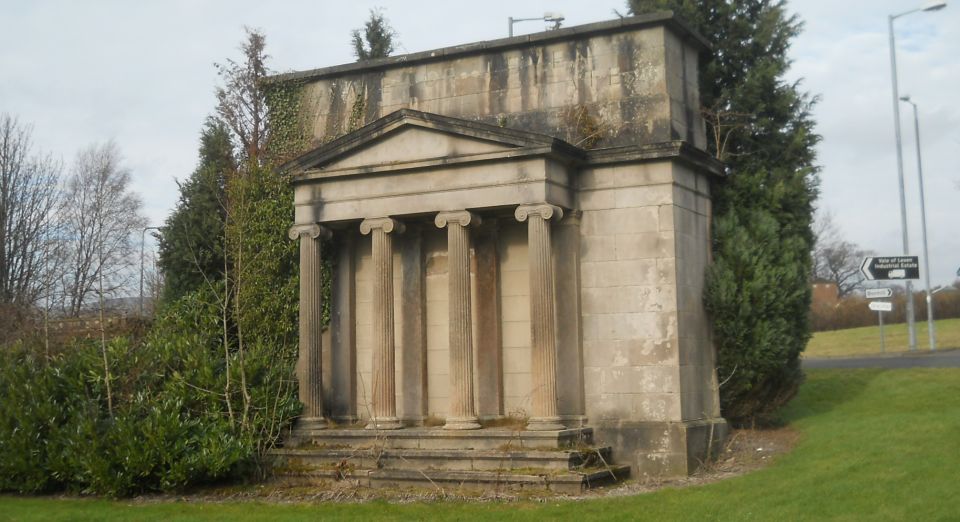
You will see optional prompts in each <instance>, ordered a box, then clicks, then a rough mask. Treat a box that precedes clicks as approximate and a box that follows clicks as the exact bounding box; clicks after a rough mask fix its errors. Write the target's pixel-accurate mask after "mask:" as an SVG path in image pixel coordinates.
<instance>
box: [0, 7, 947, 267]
mask: <svg viewBox="0 0 960 522" xmlns="http://www.w3.org/2000/svg"><path fill="white" fill-rule="evenodd" d="M923 3H924V0H845V1H842V2H838V1H835V0H831V1H828V0H793V1H792V2H790V4H789V7H790V9H791V11H792V12H796V13H797V14H798V15H799V16H800V17H801V18H802V19H803V20H804V21H805V23H806V28H805V32H804V33H803V34H802V35H801V36H800V37H799V38H797V39H796V41H795V42H794V44H793V49H792V51H791V56H790V57H791V58H792V59H793V61H794V66H793V69H792V70H791V74H790V76H791V79H792V80H800V79H802V83H801V85H802V88H803V89H804V90H806V91H808V92H810V93H812V94H814V95H817V96H819V97H820V102H819V103H818V105H817V109H816V111H815V118H816V120H817V122H818V126H817V130H818V132H819V133H820V134H821V135H822V136H823V142H822V143H821V145H820V146H819V149H818V151H819V162H820V165H821V166H822V167H823V171H822V173H821V179H822V185H821V190H822V196H821V199H820V206H821V207H822V208H824V209H827V210H829V211H830V212H832V213H833V215H834V218H835V222H836V223H837V224H838V225H839V227H840V228H841V230H842V232H843V234H844V235H845V236H846V237H847V238H848V239H849V240H851V241H854V242H856V243H858V244H859V245H860V246H862V247H863V248H866V249H870V250H874V251H876V252H877V253H879V254H882V255H898V254H900V253H901V232H900V217H899V216H900V210H899V208H900V207H899V199H898V198H899V196H898V190H897V170H896V157H895V149H894V132H893V107H892V104H893V102H892V99H891V87H890V65H889V51H888V49H889V48H888V43H887V15H888V14H892V13H900V12H903V11H907V10H909V9H912V8H914V7H916V6H919V5H922V4H923ZM623 4H624V2H623V1H621V0H594V1H592V2H583V1H582V0H551V1H542V2H541V1H524V2H518V1H515V0H514V1H504V0H487V1H484V2H476V1H470V2H457V1H453V0H445V1H437V0H421V1H399V0H375V1H354V2H329V1H323V0H312V1H283V2H280V1H277V2H264V1H262V0H256V1H225V0H218V1H212V0H211V1H203V0H165V1H163V2H161V1H159V0H157V1H130V0H114V1H108V0H87V1H83V2H78V1H73V0H61V1H46V0H33V1H30V0H23V1H14V0H0V112H7V113H10V114H13V115H15V116H18V117H19V118H20V120H21V121H22V122H24V123H30V124H32V125H33V132H34V142H35V144H36V146H37V147H39V148H40V149H42V150H44V151H48V152H52V153H54V154H55V155H57V156H60V157H62V158H63V159H64V161H65V162H67V163H69V162H70V161H72V159H73V157H74V155H75V154H76V152H77V151H78V150H80V149H81V148H84V147H86V146H88V145H90V144H92V143H100V142H103V141H105V140H110V139H113V140H115V141H116V142H117V144H118V145H119V147H120V149H121V150H122V152H123V154H124V157H125V162H126V165H127V166H128V167H129V168H130V169H131V170H132V172H133V177H134V188H135V189H136V190H137V191H138V192H139V193H140V194H142V195H143V198H144V201H145V203H146V211H147V214H148V216H149V218H150V221H151V223H152V224H155V225H159V224H162V223H163V220H164V218H165V216H166V215H167V213H168V212H169V211H170V209H171V208H172V207H173V205H174V203H175V202H176V199H177V191H176V185H175V183H174V179H183V178H185V177H186V176H188V175H189V174H190V172H191V171H192V170H193V168H194V167H195V164H196V154H197V152H196V151H197V139H198V133H199V130H200V128H201V125H202V123H203V120H204V118H205V117H206V116H207V115H208V114H210V113H211V112H212V109H213V106H214V103H215V100H214V96H213V89H214V86H215V85H216V83H217V76H216V72H215V69H214V67H213V64H214V62H222V61H224V59H225V58H228V57H235V58H237V57H238V56H237V55H238V52H237V47H238V45H239V43H240V41H241V40H242V39H243V36H244V35H243V26H245V25H246V26H251V27H256V28H259V29H261V30H262V31H263V32H264V33H265V34H266V36H267V48H268V52H269V54H270V55H271V61H270V64H271V66H272V68H273V69H275V70H277V71H281V72H285V71H290V70H302V69H312V68H316V67H323V66H328V65H336V64H340V63H345V62H350V61H352V60H353V57H352V55H351V49H350V46H349V32H350V29H351V28H354V27H359V26H361V25H362V23H363V22H364V20H365V19H366V18H367V13H368V10H369V9H370V8H371V7H376V6H382V7H383V8H384V12H385V14H386V15H387V17H388V19H389V20H390V22H391V24H392V25H393V27H394V28H395V29H396V30H397V32H398V33H399V41H400V43H401V46H400V49H399V51H398V54H399V53H403V52H416V51H423V50H427V49H433V48H437V47H444V46H448V45H455V44H461V43H467V42H472V41H477V40H489V39H495V38H501V37H504V36H506V34H507V17H509V16H514V17H531V16H539V15H541V14H542V13H543V12H544V11H559V12H561V13H563V14H564V15H565V16H566V19H567V20H566V22H565V23H564V25H566V26H569V25H578V24H583V23H590V22H596V21H601V20H607V19H610V18H613V17H615V14H614V10H620V11H623V10H624V8H623ZM543 28H544V24H543V23H542V22H525V23H522V24H518V25H517V26H516V32H517V34H521V33H525V32H534V31H539V30H543ZM897 38H898V40H897V49H898V64H899V66H900V87H901V88H900V92H901V94H910V95H911V96H912V97H913V99H914V100H915V101H916V102H917V103H918V104H919V107H920V125H921V134H922V137H923V141H922V143H923V166H924V175H925V179H926V192H927V223H928V230H929V241H930V253H931V259H932V274H933V280H934V284H939V283H946V282H950V281H953V279H955V278H956V272H957V270H958V268H960V232H958V224H960V162H958V161H957V160H956V159H955V154H956V152H957V151H958V150H960V106H958V101H957V100H958V97H957V94H956V93H958V92H960V87H958V86H960V64H958V57H960V2H957V5H952V6H949V7H947V8H946V9H944V10H942V11H938V12H934V13H924V12H921V13H915V14H911V15H909V16H906V17H904V18H900V19H898V20H897ZM951 93H952V94H951ZM902 114H903V134H904V163H905V172H906V178H907V193H906V196H907V204H908V207H909V209H910V214H909V223H910V229H909V232H910V240H911V247H912V252H913V253H914V254H918V253H919V251H920V216H919V193H918V188H917V181H916V180H917V172H916V155H915V150H916V149H915V141H914V133H913V120H912V113H911V112H910V110H909V106H904V107H903V112H902Z"/></svg>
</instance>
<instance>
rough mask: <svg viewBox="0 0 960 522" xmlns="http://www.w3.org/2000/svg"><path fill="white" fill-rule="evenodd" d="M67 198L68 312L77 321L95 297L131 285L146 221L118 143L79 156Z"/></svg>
mask: <svg viewBox="0 0 960 522" xmlns="http://www.w3.org/2000/svg"><path fill="white" fill-rule="evenodd" d="M64 196H65V197H64V205H63V207H62V210H61V222H62V224H63V226H64V232H63V234H62V243H63V245H64V250H65V253H66V259H65V267H64V270H63V276H62V286H63V292H64V311H65V312H66V313H67V314H69V315H71V316H77V315H80V312H81V311H82V309H83V306H84V304H86V303H87V302H88V301H89V300H90V299H91V298H92V297H93V296H94V294H95V293H98V294H99V295H98V297H102V296H104V295H111V294H115V293H116V291H117V290H118V289H120V288H121V287H123V286H124V285H125V284H127V283H128V282H129V280H130V278H131V277H132V276H133V274H134V272H135V270H134V268H135V267H134V265H135V264H136V263H137V258H136V255H135V254H136V252H137V250H136V245H135V244H134V243H135V241H134V235H135V234H134V233H135V232H138V231H139V230H140V229H142V228H143V227H144V226H145V225H146V218H144V217H143V215H142V213H141V208H142V206H143V203H142V202H141V200H140V197H139V196H138V195H137V194H135V193H133V192H132V191H131V190H130V172H129V171H128V170H127V169H126V168H124V167H123V166H122V165H121V163H120V153H119V151H118V150H117V147H116V145H115V144H114V143H112V142H110V143H106V144H103V145H94V146H91V147H89V148H87V149H85V150H83V151H81V152H80V153H79V154H77V158H76V160H75V162H74V165H73V168H72V171H71V173H70V176H69V179H68V180H67V183H66V191H65V195H64ZM101 286H102V290H101Z"/></svg>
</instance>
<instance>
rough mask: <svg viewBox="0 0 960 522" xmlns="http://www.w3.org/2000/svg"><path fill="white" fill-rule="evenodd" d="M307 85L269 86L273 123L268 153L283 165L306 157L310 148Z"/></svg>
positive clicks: (295, 82)
mask: <svg viewBox="0 0 960 522" xmlns="http://www.w3.org/2000/svg"><path fill="white" fill-rule="evenodd" d="M305 85H306V84H305V82H304V81H303V80H286V81H278V82H270V83H267V84H266V85H265V87H264V91H265V92H266V96H267V106H268V107H269V121H270V143H269V146H268V150H269V153H270V158H271V160H273V162H274V163H277V164H280V163H283V162H284V161H287V160H289V159H292V158H294V157H296V156H298V155H299V154H302V153H303V152H305V151H306V150H307V148H309V146H310V135H309V134H308V133H307V128H308V125H307V121H306V114H307V113H308V111H306V107H305V105H306V104H305V103H304V92H305V90H306V89H305Z"/></svg>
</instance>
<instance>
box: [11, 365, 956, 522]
mask: <svg viewBox="0 0 960 522" xmlns="http://www.w3.org/2000/svg"><path fill="white" fill-rule="evenodd" d="M785 420H787V421H788V422H790V423H791V425H792V426H793V427H794V428H796V429H797V430H798V431H799V432H800V433H801V440H800V442H799V443H798V445H797V447H796V448H795V449H794V451H793V452H791V453H790V454H787V455H784V456H782V457H780V458H779V459H777V461H776V462H774V463H773V464H772V465H771V466H769V467H767V468H765V469H762V470H759V471H756V472H753V473H750V474H748V475H744V476H741V477H737V478H733V479H729V480H726V481H722V482H718V483H713V484H709V485H705V486H697V487H689V488H683V489H673V488H668V489H664V490H661V491H658V492H656V493H652V494H643V495H637V496H631V497H618V498H605V499H596V500H585V501H554V502H547V503H539V504H538V503H531V502H519V503H489V504H463V503H419V504H410V505H391V504H387V503H383V502H374V503H368V504H321V505H316V504H315V505H305V504H299V505H289V504H267V503H249V502H248V503H229V502H225V503H186V502H164V503H137V502H129V501H106V500H76V499H67V500H61V499H54V498H48V497H27V498H21V497H12V496H3V497H0V519H3V520H229V521H231V522H239V521H243V520H260V519H271V520H324V519H326V520H331V519H336V520H498V521H503V520H561V519H567V520H569V519H575V520H581V521H582V520H609V519H616V520H698V521H700V520H737V521H742V520H824V519H833V520H946V519H956V517H957V514H958V513H960V495H957V494H956V487H957V481H956V477H957V471H956V470H957V469H960V451H958V442H960V369H911V370H853V371H851V370H817V371H811V372H809V378H808V380H807V382H806V383H805V384H804V385H803V387H802V389H801V392H800V395H799V397H798V398H797V399H796V400H795V401H794V402H793V403H792V404H791V405H790V407H789V408H788V409H787V411H786V412H785Z"/></svg>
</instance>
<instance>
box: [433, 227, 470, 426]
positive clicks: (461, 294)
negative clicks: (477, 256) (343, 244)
mask: <svg viewBox="0 0 960 522" xmlns="http://www.w3.org/2000/svg"><path fill="white" fill-rule="evenodd" d="M478 221H479V219H478V218H477V217H476V216H474V215H473V214H471V213H469V212H442V213H440V214H439V215H437V218H436V220H435V222H436V225H437V226H438V227H443V226H446V227H447V266H448V267H449V269H448V272H447V288H448V293H449V294H448V295H449V311H450V313H449V323H450V324H449V329H450V347H449V349H450V394H449V396H450V411H449V413H448V416H447V422H446V424H445V425H444V428H445V429H448V430H471V429H477V428H479V427H480V424H479V422H478V419H477V413H476V407H475V406H474V398H473V325H472V321H471V309H472V307H471V298H470V231H469V230H468V229H467V225H469V224H471V222H472V223H477V222H478Z"/></svg>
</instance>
